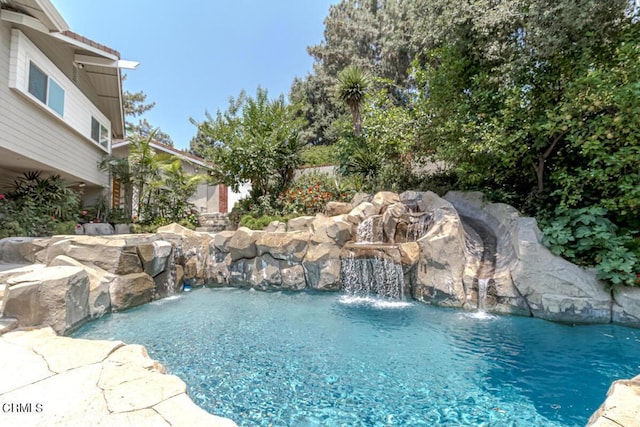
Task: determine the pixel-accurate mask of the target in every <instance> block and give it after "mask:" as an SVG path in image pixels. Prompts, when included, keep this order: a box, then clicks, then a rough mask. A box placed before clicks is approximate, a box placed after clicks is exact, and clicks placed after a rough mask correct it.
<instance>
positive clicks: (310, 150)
mask: <svg viewBox="0 0 640 427" xmlns="http://www.w3.org/2000/svg"><path fill="white" fill-rule="evenodd" d="M300 160H301V161H302V165H303V166H324V165H333V164H335V163H336V150H335V147H334V146H333V145H310V146H307V147H305V148H303V149H302V151H300Z"/></svg>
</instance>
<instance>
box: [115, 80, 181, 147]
mask: <svg viewBox="0 0 640 427" xmlns="http://www.w3.org/2000/svg"><path fill="white" fill-rule="evenodd" d="M126 79H127V76H126V75H123V77H122V82H123V83H124V82H125V81H126ZM146 101H147V94H146V93H144V92H143V91H139V92H129V91H124V93H123V99H122V104H123V108H124V116H125V130H126V132H127V134H128V135H134V134H137V135H139V136H141V137H142V138H146V137H148V136H149V135H150V134H151V133H152V132H155V137H154V138H155V140H156V141H157V142H160V143H162V144H164V145H168V146H170V147H173V140H172V139H171V136H169V134H167V133H165V132H163V131H162V130H161V129H160V128H155V127H153V126H152V125H151V124H150V123H149V122H148V121H147V119H145V118H142V117H141V116H143V115H144V113H146V112H147V111H149V110H151V109H152V108H153V107H155V105H156V103H155V102H150V103H147V102H146ZM139 117H140V118H139ZM135 118H139V119H138V121H137V123H136V122H134V121H132V119H135Z"/></svg>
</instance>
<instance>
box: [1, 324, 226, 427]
mask: <svg viewBox="0 0 640 427" xmlns="http://www.w3.org/2000/svg"><path fill="white" fill-rule="evenodd" d="M0 354H1V355H2V357H0V378H2V380H1V381H0V425H20V426H55V425H59V426H87V425H95V426H141V425H145V426H212V427H233V426H236V423H235V422H233V421H232V420H230V419H227V418H222V417H218V416H215V415H211V414H209V413H208V412H206V411H205V410H203V409H202V408H200V407H198V406H197V405H196V404H195V403H193V401H192V400H191V398H189V396H188V395H187V387H186V384H185V383H184V382H183V381H182V380H181V379H180V378H178V377H177V376H175V375H168V374H166V373H165V369H164V367H163V366H162V365H161V364H160V363H158V362H157V361H155V360H153V359H151V358H150V357H149V355H148V354H147V351H146V349H145V348H144V347H143V346H140V345H136V344H133V345H127V344H125V343H123V342H121V341H99V340H85V339H76V338H69V337H63V336H58V335H57V334H56V333H55V332H54V331H53V329H51V328H50V327H42V328H34V329H28V330H15V331H12V332H7V333H5V334H4V335H2V336H0ZM236 427H237V426H236Z"/></svg>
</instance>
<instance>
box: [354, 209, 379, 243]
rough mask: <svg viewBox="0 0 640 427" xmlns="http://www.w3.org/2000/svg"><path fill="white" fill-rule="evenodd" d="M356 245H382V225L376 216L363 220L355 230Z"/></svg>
mask: <svg viewBox="0 0 640 427" xmlns="http://www.w3.org/2000/svg"><path fill="white" fill-rule="evenodd" d="M356 242H357V243H382V223H381V221H380V220H379V217H377V216H370V217H368V218H365V219H364V220H363V221H362V222H361V223H360V224H358V228H357V229H356Z"/></svg>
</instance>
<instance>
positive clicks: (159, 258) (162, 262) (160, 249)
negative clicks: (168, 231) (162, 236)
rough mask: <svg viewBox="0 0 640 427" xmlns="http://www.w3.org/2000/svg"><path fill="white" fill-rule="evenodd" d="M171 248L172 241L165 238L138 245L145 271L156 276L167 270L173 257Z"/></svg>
mask: <svg viewBox="0 0 640 427" xmlns="http://www.w3.org/2000/svg"><path fill="white" fill-rule="evenodd" d="M171 250H172V246H171V243H169V242H165V241H163V240H156V241H155V242H150V243H143V244H141V245H138V256H139V257H140V260H141V261H142V268H143V269H144V272H145V273H147V274H148V275H150V276H151V277H156V276H157V275H158V274H160V273H162V272H163V271H165V269H166V268H167V267H168V260H169V258H170V257H171Z"/></svg>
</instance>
